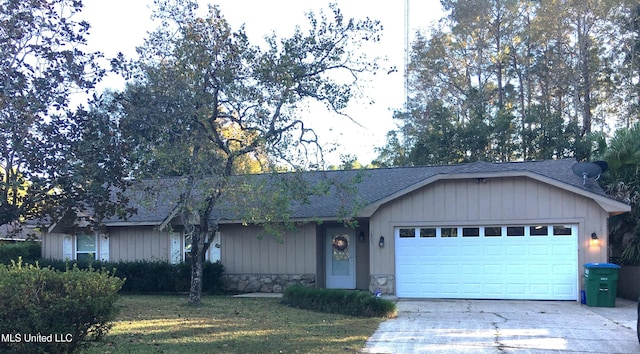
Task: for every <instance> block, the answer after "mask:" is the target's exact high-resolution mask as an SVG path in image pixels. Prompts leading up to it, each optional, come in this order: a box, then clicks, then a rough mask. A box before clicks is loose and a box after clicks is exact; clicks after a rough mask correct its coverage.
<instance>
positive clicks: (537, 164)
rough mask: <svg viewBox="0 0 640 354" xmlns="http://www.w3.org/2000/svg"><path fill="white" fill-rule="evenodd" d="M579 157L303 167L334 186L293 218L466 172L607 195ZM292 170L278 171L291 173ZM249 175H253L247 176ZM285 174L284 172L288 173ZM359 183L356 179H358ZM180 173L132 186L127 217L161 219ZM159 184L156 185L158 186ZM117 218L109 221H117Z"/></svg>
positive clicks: (307, 177) (327, 214)
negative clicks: (527, 178) (587, 176)
mask: <svg viewBox="0 0 640 354" xmlns="http://www.w3.org/2000/svg"><path fill="white" fill-rule="evenodd" d="M576 163H577V162H576V161H575V160H573V159H563V160H544V161H525V162H509V163H488V162H473V163H467V164H459V165H443V166H417V167H396V168H380V169H363V170H347V171H312V172H303V173H302V178H303V180H304V181H306V182H307V183H308V184H309V185H316V184H318V183H321V182H323V181H325V182H326V181H329V185H331V186H332V187H331V188H330V190H329V192H328V193H327V194H322V195H313V196H311V197H310V199H309V203H299V204H296V205H294V206H293V207H292V208H291V210H290V215H291V217H292V218H296V219H314V218H321V219H322V218H324V219H329V218H335V217H336V216H337V213H338V212H339V211H340V210H341V209H343V208H347V209H348V208H352V207H354V206H355V205H357V206H367V205H372V204H375V203H377V202H381V201H384V200H385V199H386V198H390V197H391V196H394V195H398V194H402V193H403V191H410V190H412V188H417V187H419V186H422V185H424V184H425V181H428V180H435V179H438V178H445V179H446V178H464V177H465V175H468V176H469V177H472V176H473V177H474V178H480V177H481V176H486V177H487V178H489V177H496V176H511V175H523V174H528V175H533V176H538V177H539V178H541V179H547V180H552V181H556V182H558V183H559V184H560V185H565V186H567V187H571V188H574V189H575V188H577V190H579V191H581V192H584V193H586V194H591V195H594V196H600V197H606V194H605V193H604V191H603V190H602V189H601V188H600V187H599V185H598V184H597V183H596V182H595V181H593V180H588V181H587V183H586V185H584V184H583V178H582V177H580V176H577V175H576V174H574V173H573V171H572V169H571V167H572V166H573V165H574V164H576ZM285 175H289V174H276V176H285ZM265 176H273V174H271V175H252V176H248V177H249V178H264V177H265ZM245 177H247V176H245ZM283 178H284V177H283ZM355 179H357V180H359V183H355V184H354V183H353V182H352V181H353V180H355ZM177 183H179V180H178V179H166V180H161V181H146V182H145V183H144V184H143V185H144V188H136V189H132V190H130V191H128V193H130V195H131V197H130V200H131V206H133V207H136V208H137V209H138V212H137V214H135V215H133V216H132V217H130V218H128V219H127V222H131V223H136V222H138V223H160V222H162V221H163V220H164V219H165V218H166V217H167V216H168V215H169V214H170V213H171V211H172V210H173V208H174V206H175V203H176V201H177V194H176V193H177V192H176V191H177V190H178V189H179V188H177V186H176V184H177ZM151 185H155V186H156V187H157V186H158V185H159V186H161V188H155V189H152V188H149V186H151ZM340 185H342V186H352V187H355V189H354V190H353V192H352V193H350V192H347V193H342V194H341V193H340V192H339V191H338V189H339V188H336V186H340ZM152 190H155V191H152ZM224 210H228V209H226V208H224V207H221V208H220V209H218V210H216V211H215V212H214V213H215V214H216V215H214V216H215V217H216V218H218V219H220V220H225V219H226V220H230V219H234V216H233V215H231V214H230V213H229V212H228V211H227V212H225V211H224ZM117 221H118V220H117V219H115V218H112V219H111V220H107V221H106V222H107V223H109V222H117Z"/></svg>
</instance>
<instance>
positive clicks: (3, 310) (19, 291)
mask: <svg viewBox="0 0 640 354" xmlns="http://www.w3.org/2000/svg"><path fill="white" fill-rule="evenodd" d="M123 282H124V281H123V280H121V279H118V278H117V277H114V276H113V275H111V274H109V273H108V272H105V271H95V270H93V269H89V270H80V269H78V268H77V267H73V268H70V269H67V270H66V271H64V272H60V271H57V270H54V269H52V268H49V267H47V268H41V267H39V266H38V265H37V264H36V265H28V264H22V262H21V260H19V261H18V263H15V262H14V263H13V264H12V265H0V318H1V319H2V321H0V334H2V336H3V338H2V340H1V341H0V352H3V353H4V352H8V353H69V352H73V351H74V350H76V349H78V348H79V347H81V346H82V345H84V344H85V343H87V341H88V340H97V339H100V338H102V337H103V336H104V335H105V334H107V332H108V331H109V329H110V328H111V321H113V320H114V319H115V317H116V315H117V312H118V307H117V306H116V300H117V299H118V290H120V288H121V287H122V284H123Z"/></svg>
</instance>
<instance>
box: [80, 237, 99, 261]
mask: <svg viewBox="0 0 640 354" xmlns="http://www.w3.org/2000/svg"><path fill="white" fill-rule="evenodd" d="M97 254H98V236H97V235H95V234H92V235H90V234H79V235H76V259H77V260H78V261H92V260H95V259H96V258H97V256H96V255H97Z"/></svg>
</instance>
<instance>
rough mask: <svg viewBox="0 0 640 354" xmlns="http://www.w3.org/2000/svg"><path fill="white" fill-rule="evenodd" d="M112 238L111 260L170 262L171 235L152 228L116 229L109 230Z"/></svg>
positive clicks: (110, 246)
mask: <svg viewBox="0 0 640 354" xmlns="http://www.w3.org/2000/svg"><path fill="white" fill-rule="evenodd" d="M108 234H109V236H110V239H109V248H110V257H109V258H110V260H111V261H113V262H118V261H125V262H126V261H138V260H154V261H164V262H168V261H169V233H168V232H166V231H156V230H154V229H153V228H151V227H143V226H138V227H114V228H110V229H109V230H108Z"/></svg>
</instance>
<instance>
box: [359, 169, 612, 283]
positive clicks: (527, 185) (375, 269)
mask: <svg viewBox="0 0 640 354" xmlns="http://www.w3.org/2000/svg"><path fill="white" fill-rule="evenodd" d="M607 218H608V214H607V212H605V211H604V210H603V209H602V208H601V207H600V206H598V204H597V203H595V202H594V201H593V200H591V199H589V198H586V197H583V196H580V195H577V194H574V193H571V192H568V191H565V190H562V189H560V188H556V187H554V186H551V185H548V184H545V183H541V182H538V181H535V180H532V179H529V178H525V177H511V178H506V177H505V178H487V179H485V180H484V182H483V181H478V180H476V179H475V178H474V179H458V180H441V181H436V182H434V183H432V184H430V185H428V186H426V187H424V188H421V189H419V190H417V191H415V192H413V193H410V194H408V195H405V196H403V197H400V198H398V199H395V200H393V201H391V202H389V203H387V204H385V205H383V206H381V207H380V208H379V209H378V210H377V211H376V212H375V213H374V215H373V216H372V218H371V220H370V229H371V233H370V234H371V236H372V238H371V241H370V247H371V263H370V267H371V274H373V275H376V274H395V269H394V264H395V252H394V228H395V227H398V226H403V225H405V226H411V225H413V226H416V225H425V226H426V225H433V226H461V225H470V226H472V225H476V226H483V225H505V224H510V225H517V224H552V223H572V224H577V225H578V233H579V235H578V238H579V245H577V246H578V247H579V253H578V257H579V263H580V264H579V271H580V272H582V271H583V270H582V264H584V263H588V262H606V261H607V252H606V249H607V229H606V227H607ZM592 232H595V233H596V234H598V235H599V236H600V246H598V247H590V246H589V238H590V235H591V233H592ZM380 236H384V237H385V243H386V245H385V247H383V248H380V247H378V245H377V240H378V239H379V237H380Z"/></svg>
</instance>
